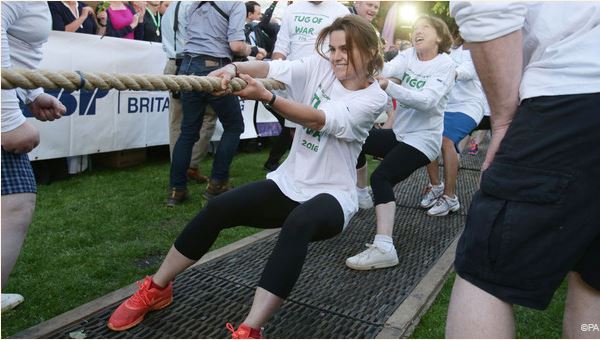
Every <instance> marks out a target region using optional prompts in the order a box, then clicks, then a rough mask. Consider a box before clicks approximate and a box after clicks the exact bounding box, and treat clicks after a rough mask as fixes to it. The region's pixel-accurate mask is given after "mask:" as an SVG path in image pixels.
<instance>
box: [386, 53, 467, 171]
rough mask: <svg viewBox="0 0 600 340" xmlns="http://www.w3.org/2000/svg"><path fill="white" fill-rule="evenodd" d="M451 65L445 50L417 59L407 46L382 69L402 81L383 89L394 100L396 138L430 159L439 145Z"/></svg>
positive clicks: (451, 62)
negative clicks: (425, 59)
mask: <svg viewBox="0 0 600 340" xmlns="http://www.w3.org/2000/svg"><path fill="white" fill-rule="evenodd" d="M455 68H456V66H455V64H454V62H453V61H452V59H451V58H450V56H449V55H448V54H446V53H440V54H438V55H437V56H436V57H435V58H433V59H431V60H428V61H420V60H419V59H418V58H417V52H416V50H415V49H414V48H409V49H407V50H404V51H402V52H400V53H399V54H398V55H397V56H396V57H395V58H394V59H392V60H391V61H390V62H387V63H385V66H384V68H383V72H382V74H383V76H384V77H388V78H389V77H394V78H398V79H400V80H402V84H401V85H397V84H395V83H392V82H390V83H389V85H388V87H387V89H386V92H387V93H388V94H389V95H390V96H392V97H393V98H395V99H396V101H397V103H398V105H397V107H396V118H395V119H394V126H393V130H394V133H395V134H396V139H397V140H398V141H399V142H403V143H406V144H408V145H410V146H412V147H414V148H416V149H417V150H419V151H421V152H422V153H423V154H425V156H427V158H429V160H432V161H433V160H434V159H436V158H437V156H438V155H439V153H440V150H441V147H442V132H443V130H444V110H445V109H446V103H447V102H448V94H449V92H450V89H451V88H452V86H453V85H454V70H455Z"/></svg>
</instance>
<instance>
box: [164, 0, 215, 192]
mask: <svg viewBox="0 0 600 340" xmlns="http://www.w3.org/2000/svg"><path fill="white" fill-rule="evenodd" d="M161 2H164V1H161ZM193 5H194V2H192V1H173V2H172V3H171V4H170V6H169V7H168V8H167V9H166V12H165V14H164V16H163V17H162V23H161V29H162V46H163V50H164V51H165V53H166V54H167V58H168V59H169V60H167V64H166V65H165V70H164V73H165V74H173V75H176V74H177V72H178V71H179V65H180V64H181V61H182V60H183V57H182V54H183V47H184V46H185V36H186V30H187V17H188V12H189V10H190V8H192V6H193ZM175 17H177V20H175ZM175 23H177V25H175ZM182 118H183V108H182V106H181V99H180V93H179V92H172V91H171V92H169V154H170V155H173V148H174V147H175V143H176V142H177V139H178V138H179V135H180V134H181V119H182ZM216 125H217V115H216V114H215V111H214V110H213V108H212V106H211V105H208V106H207V107H206V111H205V112H204V118H203V119H202V127H201V128H200V139H198V141H197V142H196V143H194V146H193V148H192V158H191V159H190V166H189V168H188V170H187V177H188V178H189V179H191V180H194V181H196V182H197V183H206V182H207V181H208V177H207V176H205V175H203V174H202V172H201V171H200V162H202V160H203V159H204V157H206V154H207V153H208V145H209V144H210V139H211V138H212V136H213V133H214V132H215V127H216Z"/></svg>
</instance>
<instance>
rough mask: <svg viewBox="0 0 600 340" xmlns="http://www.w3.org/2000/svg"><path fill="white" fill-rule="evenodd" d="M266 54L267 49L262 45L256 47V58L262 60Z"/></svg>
mask: <svg viewBox="0 0 600 340" xmlns="http://www.w3.org/2000/svg"><path fill="white" fill-rule="evenodd" d="M266 56H267V50H265V49H264V48H262V47H259V48H258V53H256V60H263V59H265V57H266Z"/></svg>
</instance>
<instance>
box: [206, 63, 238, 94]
mask: <svg viewBox="0 0 600 340" xmlns="http://www.w3.org/2000/svg"><path fill="white" fill-rule="evenodd" d="M235 71H236V68H235V66H234V65H233V64H229V65H226V66H224V67H221V68H220V69H218V70H214V71H212V72H211V73H209V74H208V76H209V77H219V78H221V89H220V90H219V91H215V92H213V93H212V94H213V95H215V96H224V95H226V94H231V89H230V88H229V83H230V82H231V79H233V78H234V77H235Z"/></svg>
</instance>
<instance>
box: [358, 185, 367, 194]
mask: <svg viewBox="0 0 600 340" xmlns="http://www.w3.org/2000/svg"><path fill="white" fill-rule="evenodd" d="M356 191H358V192H359V193H361V194H368V193H369V187H364V188H361V187H356Z"/></svg>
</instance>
